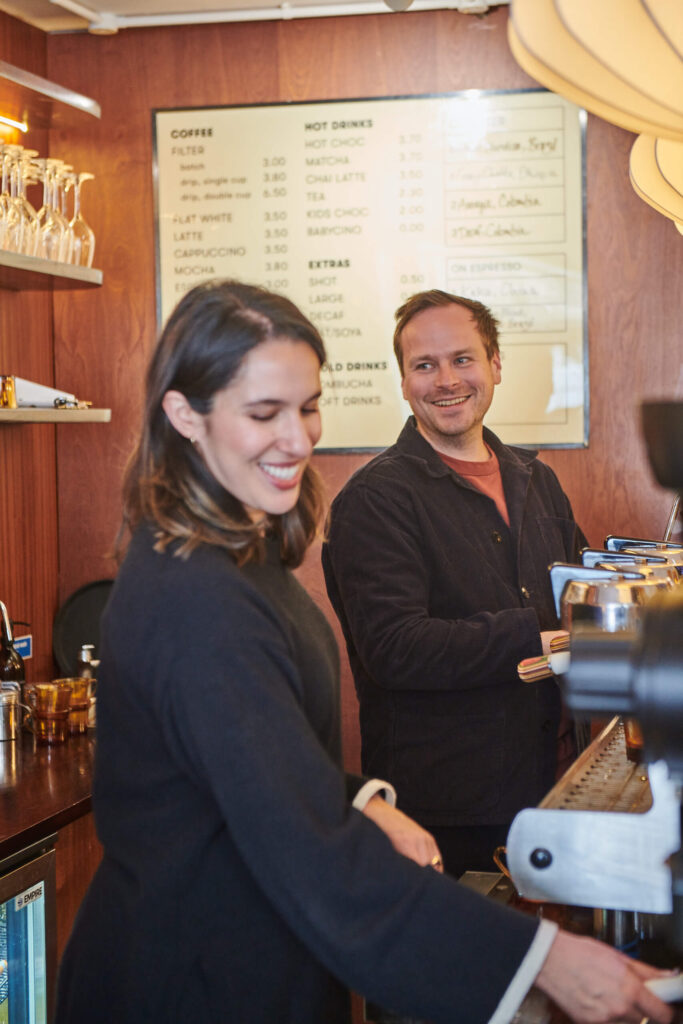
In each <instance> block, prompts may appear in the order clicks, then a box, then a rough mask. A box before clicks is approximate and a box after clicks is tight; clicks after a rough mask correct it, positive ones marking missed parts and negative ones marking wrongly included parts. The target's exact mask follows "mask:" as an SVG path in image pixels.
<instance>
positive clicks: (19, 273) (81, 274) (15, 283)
mask: <svg viewBox="0 0 683 1024" xmlns="http://www.w3.org/2000/svg"><path fill="white" fill-rule="evenodd" d="M101 284H102V271H101V270H95V269H94V268H92V267H77V266H74V265H72V264H71V263H58V262H57V261H56V260H41V259H38V257H37V256H24V255H22V254H21V253H18V252H6V251H4V250H1V249H0V288H8V289H10V290H12V291H49V290H50V289H59V288H97V287H99V286H100V285H101Z"/></svg>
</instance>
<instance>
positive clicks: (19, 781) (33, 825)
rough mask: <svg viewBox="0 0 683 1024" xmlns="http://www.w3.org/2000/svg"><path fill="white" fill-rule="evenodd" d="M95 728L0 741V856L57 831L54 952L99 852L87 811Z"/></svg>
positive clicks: (62, 942) (62, 940)
mask: <svg viewBox="0 0 683 1024" xmlns="http://www.w3.org/2000/svg"><path fill="white" fill-rule="evenodd" d="M94 737H95V733H86V734H85V735H84V736H72V737H70V738H69V739H68V740H67V742H66V743H62V744H58V745H56V746H37V745H36V744H35V740H34V738H33V736H32V735H31V734H30V733H24V734H23V735H22V738H21V739H20V740H15V741H13V742H7V741H6V742H3V743H0V861H1V860H4V859H5V858H7V857H11V856H12V855H14V854H16V853H18V852H19V851H20V850H22V849H24V848H25V847H26V846H29V845H31V844H32V843H35V842H38V841H40V840H41V839H45V838H47V837H48V836H51V835H54V834H55V833H56V834H57V842H56V844H55V850H56V853H57V953H58V956H61V953H62V951H63V949H64V945H65V944H66V940H67V938H68V936H69V932H70V931H71V925H72V923H73V918H74V915H75V913H76V910H77V909H78V906H79V904H80V902H81V900H82V899H83V895H84V894H85V890H86V889H87V887H88V884H89V883H90V879H91V878H92V876H93V874H94V872H95V869H96V867H97V865H98V863H99V861H100V858H101V855H102V848H101V846H100V844H99V842H98V841H97V837H96V835H95V828H94V824H93V817H92V813H91V802H90V795H91V790H92V774H93V763H94V755H95V739H94Z"/></svg>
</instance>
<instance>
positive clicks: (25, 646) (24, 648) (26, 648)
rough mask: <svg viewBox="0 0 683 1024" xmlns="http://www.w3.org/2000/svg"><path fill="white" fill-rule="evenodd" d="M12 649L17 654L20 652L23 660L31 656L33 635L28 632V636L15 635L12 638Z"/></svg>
mask: <svg viewBox="0 0 683 1024" xmlns="http://www.w3.org/2000/svg"><path fill="white" fill-rule="evenodd" d="M14 649H15V651H16V652H17V654H20V655H21V656H22V658H23V659H24V661H26V660H27V658H32V657H33V637H32V636H31V634H30V633H29V635H28V636H15V638H14Z"/></svg>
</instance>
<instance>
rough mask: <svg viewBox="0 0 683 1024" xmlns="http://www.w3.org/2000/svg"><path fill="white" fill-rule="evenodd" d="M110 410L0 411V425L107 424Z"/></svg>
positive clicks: (109, 418)
mask: <svg viewBox="0 0 683 1024" xmlns="http://www.w3.org/2000/svg"><path fill="white" fill-rule="evenodd" d="M110 420H111V409H33V408H31V409H29V408H24V409H0V423H109V421H110Z"/></svg>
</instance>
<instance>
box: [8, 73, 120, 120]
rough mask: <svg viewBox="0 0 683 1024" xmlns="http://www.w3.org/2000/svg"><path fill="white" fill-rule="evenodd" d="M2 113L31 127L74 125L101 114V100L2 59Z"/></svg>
mask: <svg viewBox="0 0 683 1024" xmlns="http://www.w3.org/2000/svg"><path fill="white" fill-rule="evenodd" d="M0 114H4V115H5V116H6V117H11V118H12V119H13V120H15V121H25V122H26V123H27V124H28V126H29V129H31V128H73V127H78V126H79V125H85V124H88V123H89V122H91V119H92V118H93V117H94V118H99V117H100V116H101V114H102V111H101V110H100V105H99V103H96V102H95V100H91V99H90V98H89V97H88V96H82V95H81V94H80V93H77V92H72V90H71V89H65V88H64V87H63V86H61V85H57V84H56V83H55V82H50V81H48V79H47V78H41V77H40V76H39V75H33V74H31V72H30V71H24V70H23V68H17V67H15V66H14V64H7V63H6V62H5V61H4V60H0Z"/></svg>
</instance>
